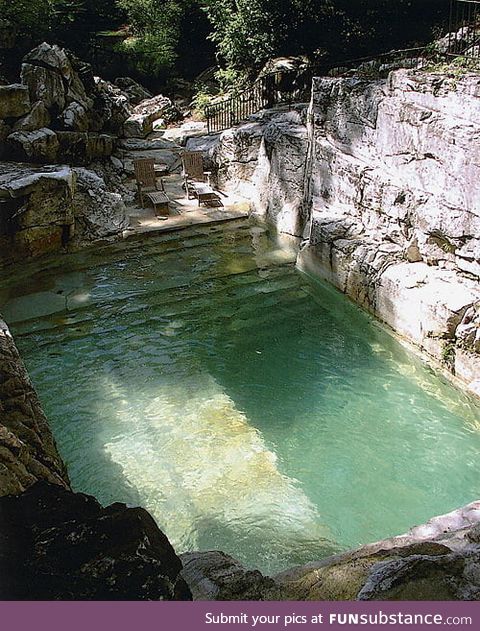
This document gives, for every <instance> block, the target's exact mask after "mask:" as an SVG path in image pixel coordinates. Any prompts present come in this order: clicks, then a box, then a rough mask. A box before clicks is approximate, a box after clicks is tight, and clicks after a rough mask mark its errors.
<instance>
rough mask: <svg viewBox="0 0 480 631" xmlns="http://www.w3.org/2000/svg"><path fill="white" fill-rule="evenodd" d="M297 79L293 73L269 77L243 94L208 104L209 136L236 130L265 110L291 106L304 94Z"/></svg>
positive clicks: (281, 73) (283, 72)
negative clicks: (234, 127) (214, 133)
mask: <svg viewBox="0 0 480 631" xmlns="http://www.w3.org/2000/svg"><path fill="white" fill-rule="evenodd" d="M297 79H298V77H296V75H295V72H291V71H280V72H275V73H271V74H266V75H264V76H262V77H259V78H258V79H257V80H256V81H255V83H253V84H252V85H251V86H250V87H248V88H246V89H245V90H243V91H242V92H239V93H238V94H235V95H233V96H231V97H229V98H227V99H225V100H223V101H219V102H218V103H213V104H212V105H207V107H206V108H205V117H206V119H207V127H208V133H209V134H210V133H212V132H218V131H222V130H223V129H228V128H229V127H233V125H237V124H238V123H240V122H241V121H244V120H245V119H247V118H248V117H249V116H252V114H255V113H256V112H259V111H260V110H262V109H268V108H270V107H273V106H274V105H278V104H281V103H291V102H292V101H293V100H294V99H295V97H296V95H297V94H299V93H300V89H299V85H298V81H297Z"/></svg>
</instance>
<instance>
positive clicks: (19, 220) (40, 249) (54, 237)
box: [0, 162, 75, 263]
mask: <svg viewBox="0 0 480 631" xmlns="http://www.w3.org/2000/svg"><path fill="white" fill-rule="evenodd" d="M74 186H75V181H74V174H73V173H72V170H71V169H70V168H69V167H66V166H34V165H31V164H20V163H15V162H3V163H1V164H0V263H10V262H12V261H16V260H23V259H25V258H26V257H29V256H37V255H40V254H44V253H46V252H55V251H59V250H61V249H62V248H63V246H64V245H65V241H66V239H67V238H68V233H69V229H70V226H71V225H72V224H73V205H72V200H73V191H74Z"/></svg>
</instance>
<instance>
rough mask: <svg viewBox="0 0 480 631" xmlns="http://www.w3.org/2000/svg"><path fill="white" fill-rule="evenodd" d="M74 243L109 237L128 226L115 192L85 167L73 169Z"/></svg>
mask: <svg viewBox="0 0 480 631" xmlns="http://www.w3.org/2000/svg"><path fill="white" fill-rule="evenodd" d="M74 173H75V175H76V183H77V184H76V191H75V197H74V215H75V234H74V238H73V241H74V243H82V244H83V243H87V242H89V241H97V240H98V239H105V238H108V237H112V236H114V235H116V234H118V233H119V232H122V231H123V230H125V229H126V228H127V227H128V220H127V215H126V207H125V203H124V201H123V199H122V196H121V195H119V194H118V193H111V192H109V191H108V190H107V188H106V185H105V181H104V180H103V179H102V178H101V177H99V176H98V175H97V174H96V173H94V172H92V171H89V170H87V169H81V168H76V169H74Z"/></svg>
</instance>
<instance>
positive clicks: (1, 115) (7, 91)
mask: <svg viewBox="0 0 480 631" xmlns="http://www.w3.org/2000/svg"><path fill="white" fill-rule="evenodd" d="M29 111H30V97H29V91H28V88H27V87H25V86H24V85H21V84H19V83H13V84H11V85H0V119H5V118H19V117H20V116H23V115H24V114H27V112H29Z"/></svg>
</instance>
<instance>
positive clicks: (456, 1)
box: [448, 0, 480, 59]
mask: <svg viewBox="0 0 480 631" xmlns="http://www.w3.org/2000/svg"><path fill="white" fill-rule="evenodd" d="M448 54H449V55H454V56H456V57H458V56H463V57H470V58H477V59H478V58H480V0H451V4H450V27H449V35H448Z"/></svg>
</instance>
